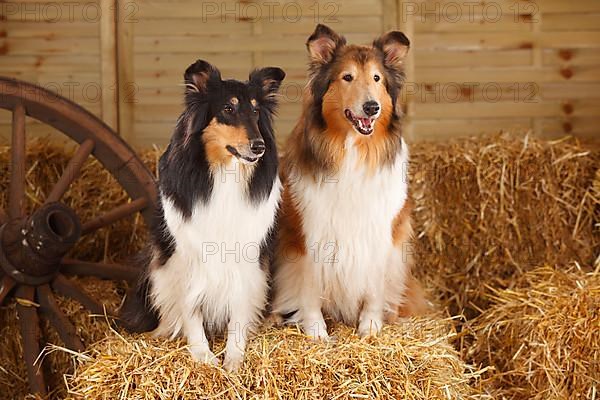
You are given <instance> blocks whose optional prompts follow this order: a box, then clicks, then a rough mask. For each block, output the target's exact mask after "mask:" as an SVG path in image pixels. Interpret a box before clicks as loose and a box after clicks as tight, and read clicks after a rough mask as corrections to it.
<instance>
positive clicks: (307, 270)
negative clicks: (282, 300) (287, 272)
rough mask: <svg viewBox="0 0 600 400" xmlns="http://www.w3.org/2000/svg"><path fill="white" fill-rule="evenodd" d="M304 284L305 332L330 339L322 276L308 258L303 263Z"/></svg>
mask: <svg viewBox="0 0 600 400" xmlns="http://www.w3.org/2000/svg"><path fill="white" fill-rule="evenodd" d="M303 275H304V285H303V286H302V291H301V298H300V310H299V311H300V316H301V318H302V329H303V331H304V333H305V334H306V335H308V336H310V337H311V338H312V339H313V340H324V341H328V340H329V335H328V334H327V325H326V324H325V319H324V318H323V311H322V307H323V300H322V294H321V287H322V284H321V279H322V278H321V277H320V276H319V271H318V269H317V267H316V266H315V265H313V264H312V263H310V261H309V260H308V259H307V260H305V263H304V265H303Z"/></svg>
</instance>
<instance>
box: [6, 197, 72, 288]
mask: <svg viewBox="0 0 600 400" xmlns="http://www.w3.org/2000/svg"><path fill="white" fill-rule="evenodd" d="M80 236H81V223H80V222H79V218H78V217H77V215H76V214H75V212H74V211H73V210H72V209H71V208H69V207H67V206H66V205H64V204H62V203H58V202H53V203H48V204H45V205H44V206H42V207H41V208H39V209H38V210H36V211H35V212H34V213H33V214H32V215H31V216H30V217H29V218H17V219H13V220H11V221H9V222H8V223H6V224H4V225H3V226H2V227H0V266H1V267H2V269H3V270H4V272H5V273H6V275H8V276H10V277H11V278H13V279H14V280H15V281H17V282H19V283H23V284H26V285H41V284H44V283H48V282H50V281H51V280H52V279H53V278H54V277H55V276H56V274H57V273H58V271H59V267H60V261H61V259H62V257H63V256H64V255H65V254H66V253H67V252H68V251H69V250H70V249H71V248H72V247H73V246H74V245H75V243H77V241H78V240H79V237H80Z"/></svg>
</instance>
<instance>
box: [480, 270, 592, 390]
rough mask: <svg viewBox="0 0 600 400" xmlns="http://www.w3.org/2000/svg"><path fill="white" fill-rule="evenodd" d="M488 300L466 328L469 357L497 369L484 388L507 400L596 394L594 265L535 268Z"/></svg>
mask: <svg viewBox="0 0 600 400" xmlns="http://www.w3.org/2000/svg"><path fill="white" fill-rule="evenodd" d="M490 301H491V302H492V306H491V307H490V308H489V309H488V310H486V311H484V313H483V314H482V315H481V316H480V317H479V318H477V319H475V320H473V321H471V323H470V325H471V327H472V329H473V334H474V335H475V337H476V342H475V345H474V346H473V348H471V349H470V352H471V355H472V357H473V358H474V359H475V361H476V362H479V363H481V364H486V365H491V366H494V367H495V368H496V373H494V374H492V375H491V376H490V377H489V379H488V382H487V383H488V384H489V385H490V386H491V387H495V388H496V389H497V390H499V392H500V393H502V395H503V396H504V397H505V398H510V399H540V400H541V399H548V398H550V399H594V398H598V396H600V265H599V268H597V269H596V270H595V271H593V272H586V270H584V269H581V268H579V267H578V266H572V267H571V268H565V269H564V270H561V269H558V268H551V267H543V268H539V269H535V270H533V271H530V272H528V273H526V274H525V275H524V276H523V277H522V278H521V279H519V281H518V282H517V285H516V287H515V288H514V289H505V290H494V291H493V294H492V295H490Z"/></svg>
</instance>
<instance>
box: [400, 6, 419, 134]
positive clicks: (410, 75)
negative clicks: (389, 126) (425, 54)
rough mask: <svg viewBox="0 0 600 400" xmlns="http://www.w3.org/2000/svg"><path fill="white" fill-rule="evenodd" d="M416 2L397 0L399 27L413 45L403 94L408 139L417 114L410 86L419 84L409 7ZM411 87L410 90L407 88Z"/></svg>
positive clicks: (408, 57) (405, 130) (412, 130)
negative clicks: (410, 94)
mask: <svg viewBox="0 0 600 400" xmlns="http://www.w3.org/2000/svg"><path fill="white" fill-rule="evenodd" d="M414 4H415V3H414V2H411V1H405V0H397V10H398V11H397V18H398V22H397V26H398V29H399V30H401V31H402V32H404V34H405V35H406V36H407V37H408V39H409V40H410V42H411V47H413V48H412V49H411V50H410V51H409V52H408V55H407V56H406V60H405V62H404V63H405V67H404V68H405V69H404V71H405V74H406V82H405V86H404V90H403V93H402V94H401V96H402V99H403V101H404V103H403V106H404V111H405V115H404V123H403V129H404V131H403V136H404V137H406V138H408V139H414V122H413V119H414V115H415V101H414V98H413V97H412V96H409V95H407V93H408V92H410V91H411V90H410V87H411V86H414V85H416V84H417V80H416V77H415V56H414V54H415V52H414V43H415V41H416V40H415V39H416V38H415V26H414V20H413V16H412V15H411V12H410V9H409V7H411V6H414ZM407 88H409V90H407ZM412 92H418V91H416V90H412Z"/></svg>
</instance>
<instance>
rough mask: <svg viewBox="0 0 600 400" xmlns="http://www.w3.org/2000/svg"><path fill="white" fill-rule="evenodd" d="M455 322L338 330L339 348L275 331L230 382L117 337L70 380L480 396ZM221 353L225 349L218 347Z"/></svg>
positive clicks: (199, 390) (168, 388) (186, 359)
mask: <svg viewBox="0 0 600 400" xmlns="http://www.w3.org/2000/svg"><path fill="white" fill-rule="evenodd" d="M449 329H450V327H449V324H447V323H444V322H443V321H441V322H435V321H433V320H426V319H423V320H414V321H410V322H409V323H405V324H404V325H398V326H393V327H391V326H389V327H386V328H385V329H384V331H383V333H382V334H381V335H380V336H379V337H377V338H369V339H366V340H360V339H359V338H358V337H357V336H355V335H354V334H353V332H352V330H351V329H350V328H347V327H337V328H335V329H334V332H333V334H334V335H335V336H336V337H337V339H338V341H337V342H336V343H335V344H324V343H315V342H313V341H311V340H310V339H308V338H307V337H306V336H304V335H303V334H301V333H299V331H298V330H297V329H295V328H286V329H283V328H269V329H266V330H265V331H263V332H262V333H261V334H260V336H259V337H257V338H256V339H254V340H253V341H251V343H250V345H249V347H248V350H247V355H246V362H245V368H244V369H243V370H242V371H241V373H240V374H236V375H230V374H228V373H226V372H225V371H224V370H223V369H221V368H217V367H213V366H208V365H199V364H197V363H195V362H194V361H193V360H192V359H191V358H190V356H189V353H188V350H187V349H186V347H185V345H184V343H183V342H182V341H174V342H170V343H165V342H164V341H162V340H157V339H150V338H148V337H147V336H135V337H131V336H128V335H126V336H120V335H118V334H116V333H115V334H113V335H112V336H110V337H108V338H107V339H105V340H103V341H101V342H100V343H98V344H96V345H95V346H94V347H93V349H92V350H91V354H90V355H91V358H88V357H86V356H83V357H81V359H80V363H81V365H80V366H79V367H78V368H77V369H76V372H75V374H74V375H73V376H71V377H69V378H68V382H69V392H70V393H71V395H72V398H73V399H88V398H90V399H115V398H135V399H148V400H149V399H197V398H219V399H240V398H244V399H245V398H249V399H250V398H251V399H319V400H320V399H326V398H340V399H351V398H380V399H399V398H403V399H415V400H416V399H432V398H435V399H458V398H460V399H474V398H478V399H481V398H485V397H483V396H481V395H479V394H480V392H479V390H476V389H475V388H474V387H472V386H471V385H472V384H473V382H474V381H475V380H476V378H477V377H478V376H479V372H476V371H473V370H471V369H469V368H468V367H467V366H466V365H465V363H464V362H463V361H462V360H461V359H460V358H459V356H458V353H457V352H456V350H454V348H453V347H452V345H451V344H450V343H449V339H451V338H452V337H453V336H454V333H453V332H452V331H451V330H449ZM221 347H222V346H221Z"/></svg>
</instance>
